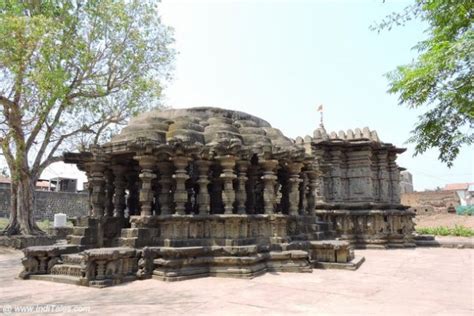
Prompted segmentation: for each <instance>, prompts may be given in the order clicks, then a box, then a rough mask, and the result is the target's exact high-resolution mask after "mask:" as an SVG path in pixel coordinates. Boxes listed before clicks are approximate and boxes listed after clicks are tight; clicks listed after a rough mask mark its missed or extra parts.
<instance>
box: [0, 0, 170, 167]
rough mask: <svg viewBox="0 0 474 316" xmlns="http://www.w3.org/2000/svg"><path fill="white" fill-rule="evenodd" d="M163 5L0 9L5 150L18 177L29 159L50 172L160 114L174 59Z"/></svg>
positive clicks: (76, 0)
mask: <svg viewBox="0 0 474 316" xmlns="http://www.w3.org/2000/svg"><path fill="white" fill-rule="evenodd" d="M158 2H159V1H152V0H148V1H147V0H145V1H127V0H117V1H115V0H101V1H83V0H71V1H62V0H42V1H40V0H28V1H27V0H25V1H17V0H0V109H2V111H0V131H1V133H0V142H1V144H2V149H3V151H4V154H5V157H6V159H7V162H8V165H9V167H10V169H12V168H15V167H19V166H21V165H22V164H23V163H24V160H25V158H21V157H24V156H25V155H24V154H25V153H26V156H27V160H28V163H32V169H34V170H32V171H41V169H43V167H45V166H46V165H47V164H49V163H50V162H53V161H54V159H52V158H54V157H55V153H56V151H61V149H70V148H71V147H79V146H86V145H89V144H91V143H97V142H99V141H101V140H103V137H104V135H110V134H111V131H113V130H115V129H116V128H117V125H118V124H124V123H125V122H126V120H127V119H128V118H129V117H130V116H133V115H135V114H136V113H138V112H141V111H145V110H148V109H150V108H153V107H157V106H160V102H159V100H160V99H159V98H160V95H161V89H162V84H161V83H162V81H164V80H167V79H169V77H170V73H169V71H170V70H171V66H170V65H171V62H172V60H173V56H174V51H173V49H171V48H170V45H171V44H172V43H173V38H172V36H171V34H172V30H171V29H170V28H168V27H166V26H164V25H163V24H162V23H161V20H160V18H159V14H158V8H157V3H158ZM2 107H3V108H2ZM114 128H115V129H114ZM33 147H34V148H35V150H32V148H33ZM22 159H23V160H22ZM13 173H14V172H12V175H13ZM33 173H34V172H33ZM13 176H15V175H13Z"/></svg>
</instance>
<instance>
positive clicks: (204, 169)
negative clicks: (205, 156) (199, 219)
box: [196, 160, 212, 215]
mask: <svg viewBox="0 0 474 316" xmlns="http://www.w3.org/2000/svg"><path fill="white" fill-rule="evenodd" d="M211 164H212V163H211V162H210V161H208V160H198V161H196V166H197V169H198V174H199V177H198V180H197V184H198V186H199V194H198V196H197V204H198V209H199V214H200V215H206V214H210V213H211V197H210V195H209V191H208V188H207V186H208V184H209V183H210V181H209V167H210V166H211Z"/></svg>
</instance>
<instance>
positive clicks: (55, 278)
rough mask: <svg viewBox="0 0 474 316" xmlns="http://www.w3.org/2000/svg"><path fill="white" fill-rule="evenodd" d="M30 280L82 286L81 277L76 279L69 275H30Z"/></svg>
mask: <svg viewBox="0 0 474 316" xmlns="http://www.w3.org/2000/svg"><path fill="white" fill-rule="evenodd" d="M29 278H30V279H31V280H38V281H52V282H58V283H65V284H74V285H81V281H80V278H79V277H74V276H69V275H61V274H36V275H30V276H29Z"/></svg>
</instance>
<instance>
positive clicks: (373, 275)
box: [0, 248, 474, 315]
mask: <svg viewBox="0 0 474 316" xmlns="http://www.w3.org/2000/svg"><path fill="white" fill-rule="evenodd" d="M357 254H358V255H360V256H365V257H366V262H365V263H364V264H363V265H362V266H361V268H360V269H359V270H358V271H355V272H354V271H343V270H314V271H313V273H278V275H276V274H266V275H263V276H261V277H258V278H255V279H252V280H240V279H230V278H202V279H195V280H189V281H184V282H171V283H166V282H160V281H158V280H146V281H135V282H132V283H129V284H123V285H120V286H116V287H111V288H105V289H95V288H88V287H80V286H75V285H66V284H58V283H51V282H43V281H33V280H28V281H23V280H19V279H16V278H15V276H16V275H17V274H18V272H19V271H20V268H21V265H20V263H19V262H20V258H21V257H22V254H21V252H19V251H14V250H10V249H6V248H2V249H0V284H1V287H0V307H3V306H5V305H7V306H12V307H15V306H24V305H26V306H30V305H36V304H57V305H84V306H85V307H87V308H90V313H91V314H107V315H108V314H116V315H123V314H129V315H132V314H148V313H153V314H166V315H170V314H193V315H195V314H201V315H203V314H206V315H236V314H240V315H248V314H260V315H262V314H270V315H284V314H307V315H316V314H317V315H330V314H360V315H367V314H377V315H382V314H384V315H473V313H474V303H473V302H474V296H473V295H474V294H473V273H474V257H473V256H474V250H470V249H445V248H418V249H416V250H414V249H403V250H388V251H386V250H359V251H358V252H357ZM83 302H86V303H85V304H84V303H83ZM1 311H2V309H0V312H1Z"/></svg>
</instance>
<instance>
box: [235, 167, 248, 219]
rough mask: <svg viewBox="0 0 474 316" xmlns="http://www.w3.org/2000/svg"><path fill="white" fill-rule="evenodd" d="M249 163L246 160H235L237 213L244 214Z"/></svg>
mask: <svg viewBox="0 0 474 316" xmlns="http://www.w3.org/2000/svg"><path fill="white" fill-rule="evenodd" d="M249 165H250V162H248V161H246V160H239V161H237V172H238V176H237V192H236V197H235V198H236V200H237V213H238V214H245V204H246V202H247V190H246V184H247V180H248V178H247V170H248V167H249Z"/></svg>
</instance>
